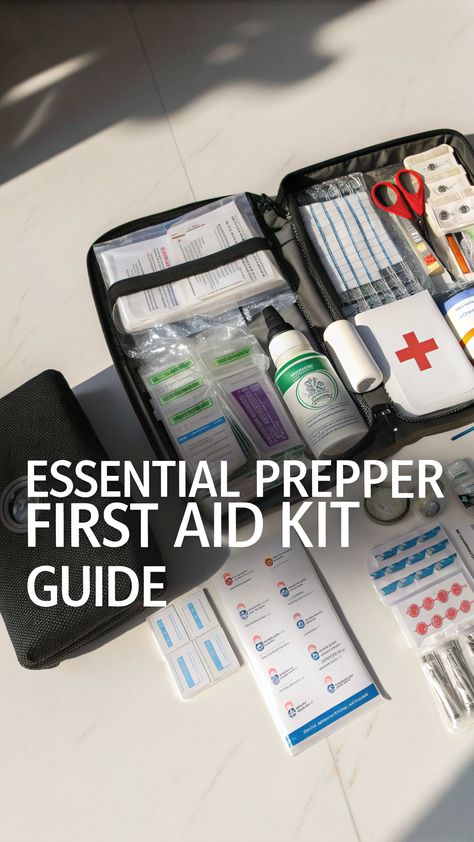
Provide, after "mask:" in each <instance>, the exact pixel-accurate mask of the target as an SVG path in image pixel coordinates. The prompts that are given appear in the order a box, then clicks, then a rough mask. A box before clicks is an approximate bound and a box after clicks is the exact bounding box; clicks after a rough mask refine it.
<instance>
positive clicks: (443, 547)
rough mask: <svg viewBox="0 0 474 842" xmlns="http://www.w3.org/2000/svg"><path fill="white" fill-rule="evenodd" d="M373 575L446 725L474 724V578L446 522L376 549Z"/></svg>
mask: <svg viewBox="0 0 474 842" xmlns="http://www.w3.org/2000/svg"><path fill="white" fill-rule="evenodd" d="M369 574H370V577H371V580H372V584H373V585H374V588H375V590H376V591H377V594H378V596H379V598H380V599H381V600H382V601H383V602H384V603H385V604H386V605H388V606H389V607H390V608H391V609H392V611H393V613H394V616H395V618H396V620H397V621H398V624H399V626H400V628H401V630H402V632H403V634H404V636H405V639H406V641H407V643H408V644H409V646H411V647H413V648H414V649H415V650H416V652H417V654H418V656H419V657H420V660H421V665H422V667H423V671H424V673H425V675H426V677H427V679H428V681H429V683H430V686H431V688H432V690H433V692H434V695H435V697H436V698H437V700H438V703H439V706H440V709H441V711H442V714H443V717H444V720H445V723H446V724H447V726H448V727H449V728H450V730H457V729H458V728H460V727H464V726H465V725H468V724H471V723H472V722H474V659H473V658H472V657H471V655H472V652H471V649H470V645H469V641H470V638H471V637H472V634H473V625H474V590H473V587H474V582H473V579H472V577H471V574H470V571H469V570H468V568H467V567H466V564H465V562H464V559H463V557H462V556H461V555H460V553H459V551H458V549H457V548H456V546H455V545H454V544H453V542H452V540H451V538H450V537H449V535H448V534H447V532H446V530H445V529H444V527H443V526H442V524H441V523H435V524H433V525H432V526H430V527H429V528H428V529H427V528H426V527H423V528H421V529H416V530H414V531H413V532H410V533H409V534H408V535H403V536H401V537H400V538H398V539H392V540H391V541H390V542H389V543H387V544H383V545H381V546H379V547H376V548H375V549H374V550H373V551H372V553H371V555H370V557H369Z"/></svg>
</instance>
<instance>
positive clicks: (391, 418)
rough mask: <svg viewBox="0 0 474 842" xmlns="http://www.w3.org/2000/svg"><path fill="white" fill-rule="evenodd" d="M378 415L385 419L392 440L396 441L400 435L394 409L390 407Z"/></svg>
mask: <svg viewBox="0 0 474 842" xmlns="http://www.w3.org/2000/svg"><path fill="white" fill-rule="evenodd" d="M378 414H379V415H380V417H381V418H383V420H384V421H385V423H386V424H387V426H388V428H389V430H390V435H391V437H392V439H393V440H394V441H396V439H397V433H398V419H397V417H396V415H395V413H394V411H393V409H392V408H391V407H390V406H386V407H384V409H382V410H381V411H380V412H379V413H378Z"/></svg>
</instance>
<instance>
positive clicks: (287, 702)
mask: <svg viewBox="0 0 474 842" xmlns="http://www.w3.org/2000/svg"><path fill="white" fill-rule="evenodd" d="M211 585H212V588H213V591H215V592H216V593H217V596H218V598H219V600H220V602H221V603H222V604H223V606H224V608H225V610H226V613H227V615H228V617H229V618H230V621H231V622H232V624H233V629H234V630H235V635H236V637H237V639H238V641H239V643H240V645H241V648H242V650H243V651H244V653H245V656H246V659H247V661H248V663H249V665H250V668H251V670H252V672H253V674H254V677H255V679H256V681H257V684H258V687H259V689H260V692H261V693H262V696H263V698H264V700H265V703H266V705H267V707H268V710H269V712H270V714H271V716H272V718H273V720H274V722H275V725H276V727H277V729H278V732H279V734H280V736H281V738H282V739H283V740H284V742H285V744H286V746H287V748H288V749H289V750H290V752H291V753H292V754H298V753H299V752H300V751H302V750H303V749H305V748H306V747H308V746H309V745H312V744H313V743H315V742H317V741H318V740H321V739H324V738H326V737H327V736H328V735H329V734H331V733H333V731H335V730H336V729H337V728H340V727H341V726H342V725H344V724H346V723H347V722H350V721H351V720H352V719H353V718H354V717H356V716H358V715H360V714H361V713H363V712H365V711H367V710H370V709H372V708H373V707H374V706H375V705H378V704H379V703H380V702H381V701H382V696H381V694H380V690H379V689H378V688H377V686H376V684H375V682H374V679H373V677H372V676H371V675H370V673H369V670H368V668H367V667H366V666H365V664H364V663H363V661H362V660H361V658H360V656H359V654H358V652H357V649H356V646H355V644H354V642H353V640H352V638H351V635H350V633H349V631H348V630H347V628H346V626H345V624H344V623H343V621H342V619H341V617H340V615H339V613H338V611H337V609H336V607H335V605H334V604H333V603H332V601H331V600H330V598H329V596H328V594H327V592H326V590H325V588H324V586H323V584H322V582H321V580H320V578H319V576H318V574H317V572H316V569H315V567H314V565H313V563H312V561H311V559H310V558H309V556H308V554H307V552H306V550H305V549H304V547H303V545H302V544H301V543H300V542H297V543H296V544H295V545H294V546H293V547H292V548H291V549H282V548H281V541H280V540H279V539H278V538H277V537H276V536H275V537H274V538H270V539H267V543H265V544H263V542H262V545H261V549H260V550H257V551H256V550H255V549H253V550H252V551H250V550H248V551H247V550H245V551H243V550H242V551H241V552H240V553H239V555H238V558H237V559H236V560H230V561H229V562H226V565H225V567H224V568H223V569H222V570H221V571H219V572H218V573H216V574H215V575H214V576H213V578H212V580H211Z"/></svg>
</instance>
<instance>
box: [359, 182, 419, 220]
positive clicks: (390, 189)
mask: <svg viewBox="0 0 474 842" xmlns="http://www.w3.org/2000/svg"><path fill="white" fill-rule="evenodd" d="M382 188H384V191H383V192H384V193H386V194H388V193H394V194H395V201H394V202H392V203H391V204H389V203H387V201H386V199H385V196H382V198H379V194H380V190H381V189H382ZM370 195H371V196H372V201H373V203H374V205H377V207H378V208H380V210H383V211H387V213H394V214H395V216H403V217H405V219H414V215H413V213H412V211H411V206H410V205H409V204H408V202H406V201H405V198H404V195H403V193H402V192H401V190H400V188H399V187H398V185H395V184H392V182H391V181H378V182H377V184H374V186H373V187H372V190H371V192H370Z"/></svg>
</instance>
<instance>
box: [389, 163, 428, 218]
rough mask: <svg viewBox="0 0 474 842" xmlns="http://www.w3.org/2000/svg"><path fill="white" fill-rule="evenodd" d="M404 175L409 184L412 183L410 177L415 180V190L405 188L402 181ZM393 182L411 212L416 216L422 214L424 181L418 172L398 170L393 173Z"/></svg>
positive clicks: (423, 209)
mask: <svg viewBox="0 0 474 842" xmlns="http://www.w3.org/2000/svg"><path fill="white" fill-rule="evenodd" d="M404 176H407V177H408V179H409V182H410V186H411V185H412V181H411V179H413V180H414V181H415V182H416V185H417V187H416V190H407V189H406V187H405V186H404V185H403V182H402V179H403V177H404ZM395 184H396V185H397V187H398V189H399V190H400V193H401V194H402V196H403V198H404V199H405V202H406V203H407V204H408V206H409V207H410V208H411V209H412V211H413V213H414V214H415V215H416V216H417V217H420V216H423V214H424V212H425V182H424V180H423V177H422V176H421V175H420V173H419V172H416V170H398V172H397V173H396V175H395Z"/></svg>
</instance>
